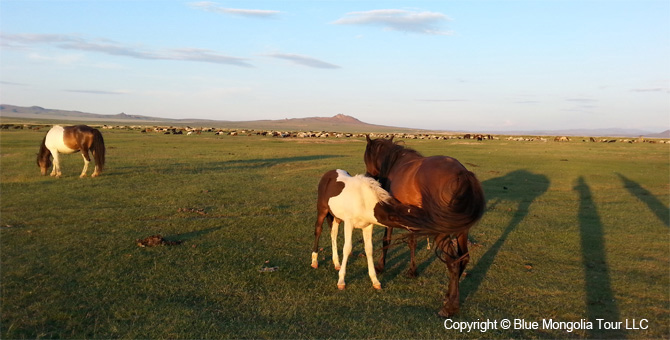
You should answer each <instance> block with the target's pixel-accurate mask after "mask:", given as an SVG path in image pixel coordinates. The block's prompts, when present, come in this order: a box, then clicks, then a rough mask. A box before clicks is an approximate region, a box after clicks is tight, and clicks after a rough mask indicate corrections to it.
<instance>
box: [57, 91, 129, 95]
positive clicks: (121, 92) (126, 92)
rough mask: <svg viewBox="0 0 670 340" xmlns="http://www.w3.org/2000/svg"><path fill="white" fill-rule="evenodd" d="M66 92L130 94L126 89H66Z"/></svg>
mask: <svg viewBox="0 0 670 340" xmlns="http://www.w3.org/2000/svg"><path fill="white" fill-rule="evenodd" d="M64 91H65V92H74V93H84V94H103V95H120V94H129V93H130V92H128V91H126V90H120V91H102V90H64Z"/></svg>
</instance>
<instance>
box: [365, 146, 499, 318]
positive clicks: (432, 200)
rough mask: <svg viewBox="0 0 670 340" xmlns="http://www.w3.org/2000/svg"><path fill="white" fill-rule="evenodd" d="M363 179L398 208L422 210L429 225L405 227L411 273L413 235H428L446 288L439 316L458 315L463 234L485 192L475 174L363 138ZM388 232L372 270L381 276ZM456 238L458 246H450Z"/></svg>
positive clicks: (464, 261)
mask: <svg viewBox="0 0 670 340" xmlns="http://www.w3.org/2000/svg"><path fill="white" fill-rule="evenodd" d="M366 139H367V146H366V148H365V156H364V160H365V166H366V170H367V175H369V176H371V177H374V178H375V179H377V180H379V181H380V183H381V185H382V188H384V189H385V190H387V191H388V192H389V193H390V194H391V195H392V196H393V197H394V198H396V199H397V200H398V201H400V202H402V203H403V204H410V205H413V206H417V207H420V208H421V211H422V212H423V213H425V214H426V219H427V220H429V223H426V224H425V225H422V226H420V227H418V228H410V230H411V231H412V233H410V234H409V236H408V239H409V242H408V243H409V246H410V250H411V251H410V254H411V264H410V274H411V275H415V274H416V264H415V262H414V251H415V249H416V241H415V239H414V237H415V236H417V235H421V236H432V237H434V239H435V241H434V242H435V254H436V255H437V256H438V257H439V258H440V260H442V261H443V262H445V263H446V265H447V268H448V271H449V287H448V289H447V294H446V297H445V300H444V304H443V306H442V308H441V310H440V313H439V314H440V315H441V316H443V317H449V316H452V315H454V314H456V313H457V312H458V310H459V289H458V283H459V279H460V277H461V274H463V271H464V270H465V267H466V266H467V264H468V261H469V260H470V255H469V253H468V230H469V229H470V228H471V227H472V226H473V225H474V224H475V223H476V222H477V221H478V220H479V219H480V218H481V217H482V215H483V214H484V210H485V208H486V201H485V199H484V192H483V190H482V187H481V184H480V183H479V180H477V178H476V177H475V174H474V173H472V172H470V171H468V170H467V169H466V168H465V167H464V166H463V165H462V164H461V163H460V162H459V161H457V160H456V159H454V158H451V157H446V156H433V157H424V156H422V155H421V154H420V153H419V152H417V151H415V150H413V149H410V148H406V147H404V146H402V145H399V144H398V143H394V142H393V137H391V138H390V139H383V138H379V139H370V136H366ZM391 234H392V229H391V228H388V229H387V231H386V236H385V237H384V247H383V249H382V255H381V258H380V259H379V262H378V264H377V270H378V271H379V272H382V271H383V270H384V265H385V261H386V251H387V250H388V247H389V245H390V242H391ZM454 239H456V240H457V241H456V242H455V244H454V242H453V240H454Z"/></svg>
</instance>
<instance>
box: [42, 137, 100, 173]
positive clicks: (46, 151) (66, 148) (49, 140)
mask: <svg viewBox="0 0 670 340" xmlns="http://www.w3.org/2000/svg"><path fill="white" fill-rule="evenodd" d="M78 151H81V155H82V156H83V157H84V169H83V170H82V171H81V175H80V176H79V177H85V176H86V171H87V170H88V163H90V162H91V157H90V156H89V151H91V153H92V154H93V158H94V159H95V170H94V171H93V174H92V175H91V177H96V176H98V175H100V173H102V168H103V167H104V165H105V141H104V140H103V138H102V134H101V133H100V131H98V130H97V129H94V128H92V127H90V126H86V125H75V126H65V127H63V126H60V125H54V126H53V127H52V128H51V129H50V130H49V132H47V135H46V136H45V137H44V139H43V140H42V144H41V145H40V151H39V153H38V154H37V165H38V166H39V167H40V170H41V171H42V175H46V174H47V171H48V170H49V167H50V166H51V165H52V162H51V157H53V169H52V170H51V176H55V177H60V176H61V175H62V174H61V169H60V154H71V153H75V152H78Z"/></svg>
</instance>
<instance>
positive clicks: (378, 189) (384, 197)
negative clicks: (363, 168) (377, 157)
mask: <svg viewBox="0 0 670 340" xmlns="http://www.w3.org/2000/svg"><path fill="white" fill-rule="evenodd" d="M354 178H355V179H357V180H359V181H361V182H364V183H365V185H367V187H368V188H370V189H371V190H372V192H374V194H375V196H377V199H378V200H379V201H380V202H384V203H388V202H389V201H390V200H391V198H392V197H391V194H389V193H388V191H386V190H384V188H382V186H381V184H379V182H377V180H375V179H374V178H372V177H368V176H365V175H356V176H354Z"/></svg>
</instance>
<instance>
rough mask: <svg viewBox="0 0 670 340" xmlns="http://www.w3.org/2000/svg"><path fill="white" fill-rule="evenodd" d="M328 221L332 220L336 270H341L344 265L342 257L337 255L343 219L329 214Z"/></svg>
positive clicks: (332, 240) (331, 230) (331, 232)
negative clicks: (341, 261)
mask: <svg viewBox="0 0 670 340" xmlns="http://www.w3.org/2000/svg"><path fill="white" fill-rule="evenodd" d="M328 221H329V222H330V242H331V245H332V248H333V266H335V270H340V268H341V267H342V266H341V265H340V257H339V256H338V255H337V252H338V250H337V233H338V232H339V228H340V222H342V220H340V219H339V218H337V217H335V216H333V215H331V214H328Z"/></svg>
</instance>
